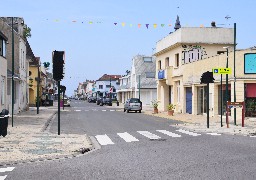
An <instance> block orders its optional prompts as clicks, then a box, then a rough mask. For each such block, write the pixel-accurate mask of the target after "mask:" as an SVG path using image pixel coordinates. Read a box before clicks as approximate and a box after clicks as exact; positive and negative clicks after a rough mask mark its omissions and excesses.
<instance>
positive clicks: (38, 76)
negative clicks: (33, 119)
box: [36, 59, 40, 114]
mask: <svg viewBox="0 0 256 180" xmlns="http://www.w3.org/2000/svg"><path fill="white" fill-rule="evenodd" d="M39 68H40V62H39V59H38V67H37V97H36V101H37V104H36V113H37V114H39V85H40V69H39Z"/></svg>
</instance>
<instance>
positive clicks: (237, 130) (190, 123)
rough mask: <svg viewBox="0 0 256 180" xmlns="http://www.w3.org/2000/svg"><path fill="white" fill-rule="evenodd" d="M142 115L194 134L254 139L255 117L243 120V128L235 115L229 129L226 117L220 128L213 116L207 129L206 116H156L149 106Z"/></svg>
mask: <svg viewBox="0 0 256 180" xmlns="http://www.w3.org/2000/svg"><path fill="white" fill-rule="evenodd" d="M113 107H116V108H120V109H123V104H122V103H120V105H119V106H116V104H113ZM142 113H144V114H146V115H151V116H155V117H161V118H167V119H172V120H177V121H179V122H180V123H178V124H176V125H173V126H174V127H177V128H182V129H187V130H190V131H191V130H192V131H196V132H206V133H221V134H233V135H244V136H253V137H254V136H255V137H256V117H255V118H245V120H244V126H245V127H242V118H241V115H240V114H238V115H237V119H236V122H237V123H236V124H237V125H236V126H235V125H234V120H233V119H232V117H229V128H227V125H226V116H222V125H223V127H221V117H220V116H214V117H210V118H209V128H207V116H206V115H191V114H181V113H174V116H169V115H168V114H167V112H159V113H158V114H154V113H153V108H152V107H151V106H143V107H142Z"/></svg>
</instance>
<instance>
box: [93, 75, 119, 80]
mask: <svg viewBox="0 0 256 180" xmlns="http://www.w3.org/2000/svg"><path fill="white" fill-rule="evenodd" d="M121 77H122V76H121V75H108V74H104V75H103V76H101V77H100V78H99V79H98V80H97V81H109V80H110V79H111V80H118V79H119V78H121Z"/></svg>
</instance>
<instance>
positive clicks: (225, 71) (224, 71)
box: [212, 68, 231, 74]
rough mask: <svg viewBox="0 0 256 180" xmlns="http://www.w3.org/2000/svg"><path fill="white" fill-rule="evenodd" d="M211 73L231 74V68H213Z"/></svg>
mask: <svg viewBox="0 0 256 180" xmlns="http://www.w3.org/2000/svg"><path fill="white" fill-rule="evenodd" d="M212 72H213V74H231V68H214V69H212Z"/></svg>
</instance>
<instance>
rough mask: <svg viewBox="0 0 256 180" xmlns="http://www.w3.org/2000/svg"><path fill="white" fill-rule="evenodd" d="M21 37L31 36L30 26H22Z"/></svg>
mask: <svg viewBox="0 0 256 180" xmlns="http://www.w3.org/2000/svg"><path fill="white" fill-rule="evenodd" d="M23 37H24V38H30V37H31V28H30V27H24V31H23Z"/></svg>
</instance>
